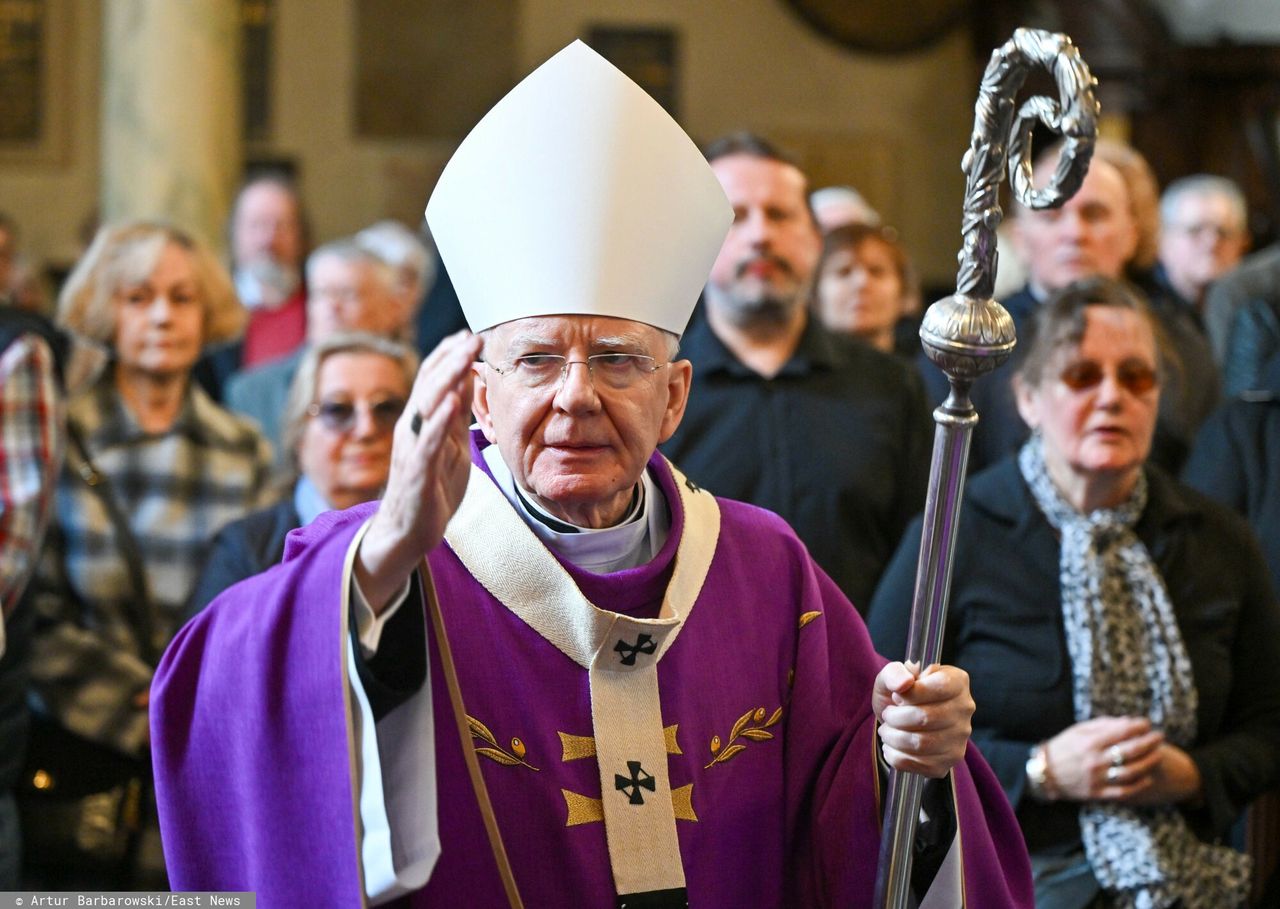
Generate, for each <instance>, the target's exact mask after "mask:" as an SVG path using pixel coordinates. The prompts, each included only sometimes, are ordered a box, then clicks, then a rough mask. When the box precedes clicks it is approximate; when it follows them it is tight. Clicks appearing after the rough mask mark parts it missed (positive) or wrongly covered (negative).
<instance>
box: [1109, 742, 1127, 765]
mask: <svg viewBox="0 0 1280 909" xmlns="http://www.w3.org/2000/svg"><path fill="white" fill-rule="evenodd" d="M1107 754H1109V755H1111V766H1112V767H1123V766H1124V752H1123V751H1121V750H1120V746H1119V745H1112V746H1111V747H1110V748H1109V749H1107Z"/></svg>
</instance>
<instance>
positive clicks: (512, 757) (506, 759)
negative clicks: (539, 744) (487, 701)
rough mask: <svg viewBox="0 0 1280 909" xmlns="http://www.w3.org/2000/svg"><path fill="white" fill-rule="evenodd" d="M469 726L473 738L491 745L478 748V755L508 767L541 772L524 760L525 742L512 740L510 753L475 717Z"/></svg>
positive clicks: (468, 719) (470, 720) (516, 739)
mask: <svg viewBox="0 0 1280 909" xmlns="http://www.w3.org/2000/svg"><path fill="white" fill-rule="evenodd" d="M467 725H468V726H469V727H470V728H471V737H472V738H473V739H480V740H481V741H482V742H488V743H489V745H488V747H482V746H477V747H476V754H482V755H484V756H485V757H487V758H488V759H489V760H491V761H494V762H495V763H498V764H502V765H504V766H506V767H515V766H517V765H519V766H521V767H528V768H529V769H530V770H532V771H534V772H539V771H538V768H537V767H534V766H533V765H532V764H530V763H529V762H528V761H526V760H525V759H524V756H525V752H526V751H527V749H526V748H525V744H524V742H522V741H521V740H520V739H518V738H512V739H511V750H510V751H508V750H507V749H505V748H503V747H502V746H501V745H499V744H498V740H497V739H496V738H495V737H494V735H493V733H492V732H490V731H489V727H488V726H486V725H485V724H484V723H482V722H480V721H479V720H477V719H476V718H475V717H473V716H468V717H467Z"/></svg>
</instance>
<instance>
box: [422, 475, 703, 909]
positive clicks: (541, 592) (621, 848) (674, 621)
mask: <svg viewBox="0 0 1280 909" xmlns="http://www.w3.org/2000/svg"><path fill="white" fill-rule="evenodd" d="M672 473H673V475H674V477H675V480H676V487H677V489H678V490H679V496H680V506H681V508H682V509H683V513H684V521H685V526H684V533H683V534H682V535H681V539H680V541H679V544H678V547H677V549H676V556H675V565H674V568H673V571H672V575H671V580H670V583H669V584H668V585H667V592H666V595H665V597H664V599H663V603H662V607H661V609H660V611H659V614H658V616H657V618H653V619H636V618H632V617H630V616H626V615H623V614H621V613H617V612H611V611H609V610H605V609H600V608H598V607H596V606H595V605H593V604H592V603H591V602H590V601H588V600H587V598H586V597H585V596H584V595H583V594H582V592H581V591H580V590H579V589H578V587H577V585H576V584H575V583H574V581H573V578H572V576H570V575H569V573H568V572H567V571H566V570H565V569H564V567H563V566H561V565H560V563H559V562H557V561H556V559H555V557H554V556H552V555H551V553H550V552H548V551H547V549H546V548H545V547H544V546H543V544H542V543H541V542H540V541H539V540H538V538H537V537H536V536H535V535H534V534H533V532H532V531H531V530H530V529H529V528H528V527H527V526H526V525H525V523H524V521H523V520H521V518H520V516H519V515H518V514H517V513H516V512H515V510H514V509H513V508H512V507H511V505H510V503H508V502H507V500H506V498H505V497H504V496H503V495H502V493H501V491H499V490H498V488H497V487H496V486H495V485H494V484H493V482H492V481H491V480H490V479H489V477H488V476H487V475H485V474H484V472H483V471H481V470H480V469H479V468H478V467H473V468H472V474H471V479H470V482H469V483H468V484H467V493H466V496H465V497H464V498H463V501H462V505H461V506H460V507H459V509H458V511H457V513H456V514H455V515H454V517H453V520H452V521H450V523H449V526H448V528H447V529H446V532H445V539H446V540H447V541H448V543H449V546H450V547H451V548H452V549H453V551H454V552H455V553H456V554H457V556H458V558H459V559H461V560H462V563H463V565H465V566H466V568H467V570H468V571H470V572H471V574H472V576H473V577H475V579H476V580H477V581H479V582H480V584H481V585H482V586H483V587H484V588H485V589H486V590H488V591H489V593H491V594H492V595H493V596H494V597H495V598H496V599H497V600H498V601H499V602H501V603H502V604H503V605H504V606H506V607H507V608H508V609H510V610H511V611H512V612H513V613H514V614H515V615H516V616H518V617H519V618H520V619H521V621H523V622H525V624H527V625H528V626H529V627H530V628H532V629H533V630H534V631H536V632H538V634H540V635H541V636H542V637H543V638H545V639H546V640H547V641H549V642H550V643H551V644H553V645H554V646H555V647H556V648H557V649H558V650H560V651H561V652H562V653H564V654H565V655H566V656H568V657H569V658H570V659H572V660H573V661H574V662H576V663H577V664H578V665H579V666H581V667H583V668H584V669H586V670H587V671H588V673H589V680H590V686H591V719H592V727H593V733H594V738H595V751H596V761H597V764H598V766H599V770H600V789H601V803H602V808H603V813H604V822H605V836H606V839H607V842H608V846H609V859H610V863H611V864H612V867H613V878H614V885H615V887H616V889H617V892H618V893H620V894H628V893H645V892H649V891H660V890H671V889H677V888H682V887H684V868H683V865H682V863H681V859H680V844H679V841H678V839H677V837H676V828H675V821H676V809H675V807H674V802H673V794H672V791H671V785H670V780H669V775H668V768H667V751H668V748H667V735H666V733H665V732H664V730H663V726H662V712H661V700H660V697H659V689H658V662H659V660H661V659H662V656H663V654H665V653H666V651H667V650H668V648H670V646H671V644H672V643H673V642H674V641H675V639H676V636H677V635H678V634H679V633H680V629H681V627H682V626H683V624H684V622H685V621H686V619H687V618H688V616H689V613H690V611H691V610H692V609H693V605H694V602H695V601H696V600H697V597H698V594H699V593H700V592H701V590H702V584H703V582H704V581H705V580H706V576H707V571H708V570H709V569H710V566H711V560H712V557H713V556H714V555H715V547H716V541H717V539H718V537H719V533H720V510H719V506H717V505H716V502H715V499H714V498H713V497H712V496H711V495H710V494H708V493H706V492H702V491H701V490H696V489H694V488H693V487H691V486H690V485H689V484H687V483H686V482H685V479H684V477H683V476H682V475H681V474H679V473H678V472H677V471H675V469H674V468H672ZM673 504H674V503H673ZM682 788H683V787H682ZM682 807H683V806H682ZM682 813H683V812H682ZM688 813H689V814H692V813H693V809H692V805H691V804H690V805H689V807H688Z"/></svg>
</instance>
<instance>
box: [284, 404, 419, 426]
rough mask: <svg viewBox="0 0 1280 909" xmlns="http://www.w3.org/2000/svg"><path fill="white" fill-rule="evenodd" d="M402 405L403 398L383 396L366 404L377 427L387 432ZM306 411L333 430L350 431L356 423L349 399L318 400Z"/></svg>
mask: <svg viewBox="0 0 1280 909" xmlns="http://www.w3.org/2000/svg"><path fill="white" fill-rule="evenodd" d="M404 405H405V400H404V398H384V399H383V400H381V401H374V402H373V403H372V404H368V405H366V406H367V407H368V409H369V413H370V415H371V416H372V417H373V422H374V424H375V425H376V426H377V427H378V429H379V430H380V431H382V432H389V431H390V430H392V429H393V428H395V425H396V420H398V419H400V414H401V413H402V412H403V411H404ZM308 412H309V413H310V414H311V415H312V416H313V417H317V418H318V419H319V420H320V422H321V423H323V424H324V426H325V428H326V429H330V430H332V431H334V432H350V431H351V429H352V427H354V426H355V425H356V404H355V403H353V402H351V401H320V402H319V403H317V404H312V405H311V407H310V408H308Z"/></svg>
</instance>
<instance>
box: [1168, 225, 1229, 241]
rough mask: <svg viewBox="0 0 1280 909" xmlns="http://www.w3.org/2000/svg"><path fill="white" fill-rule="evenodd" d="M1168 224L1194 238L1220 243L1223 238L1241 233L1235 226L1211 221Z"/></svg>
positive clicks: (1227, 238)
mask: <svg viewBox="0 0 1280 909" xmlns="http://www.w3.org/2000/svg"><path fill="white" fill-rule="evenodd" d="M1169 226H1170V227H1171V228H1172V229H1174V230H1179V231H1182V232H1183V233H1184V234H1186V235H1188V236H1190V237H1193V238H1195V239H1196V240H1213V242H1214V243H1221V242H1222V241H1223V240H1234V239H1235V238H1236V237H1238V236H1240V233H1241V231H1239V230H1236V229H1235V228H1231V227H1226V226H1224V225H1221V224H1214V223H1213V222H1211V221H1193V222H1191V223H1189V224H1171V225H1169Z"/></svg>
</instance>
